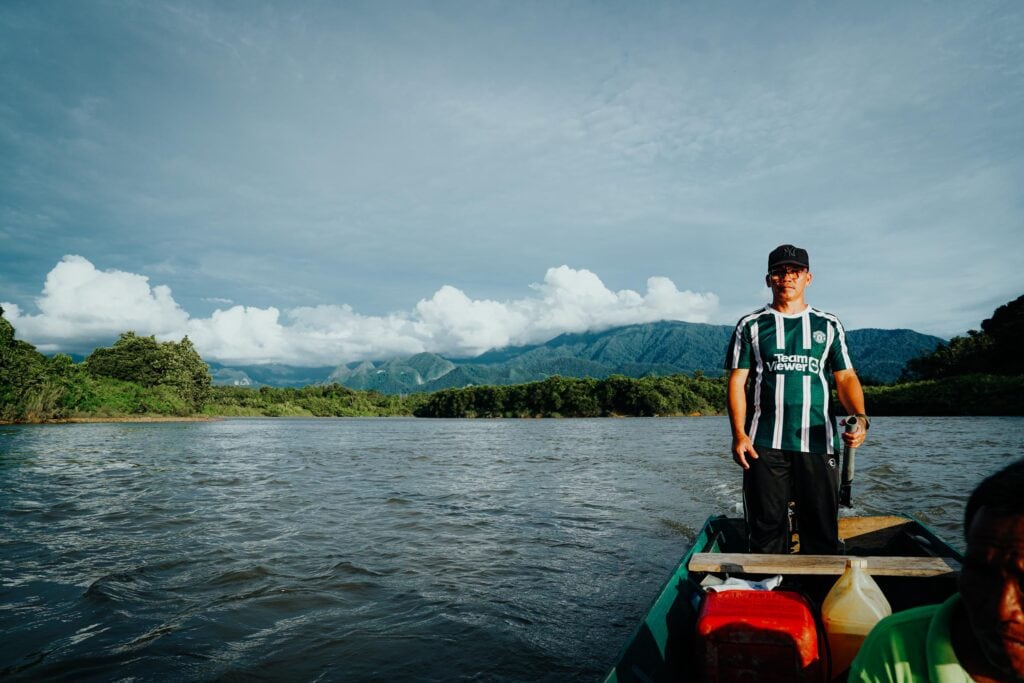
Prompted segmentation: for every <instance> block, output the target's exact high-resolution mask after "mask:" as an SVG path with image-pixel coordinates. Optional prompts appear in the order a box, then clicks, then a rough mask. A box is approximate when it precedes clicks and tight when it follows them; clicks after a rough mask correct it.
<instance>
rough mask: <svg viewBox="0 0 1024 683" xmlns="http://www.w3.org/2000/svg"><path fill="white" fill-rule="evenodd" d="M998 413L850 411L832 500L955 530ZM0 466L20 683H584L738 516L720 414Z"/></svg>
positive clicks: (0, 512)
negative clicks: (869, 417)
mask: <svg viewBox="0 0 1024 683" xmlns="http://www.w3.org/2000/svg"><path fill="white" fill-rule="evenodd" d="M1022 426H1024V421H1021V420H1020V419H1015V418H998V419H986V418H968V419H953V420H950V419H942V420H920V419H896V418H880V419H877V420H875V421H873V423H872V433H871V441H870V442H869V446H867V447H865V448H864V449H863V450H862V452H861V454H860V456H859V457H858V466H859V469H858V474H857V480H856V482H855V486H854V500H855V503H856V505H857V507H856V508H855V510H854V512H858V513H872V512H889V511H892V510H904V511H908V512H912V513H915V514H917V515H918V516H919V517H920V518H921V519H923V520H924V521H926V522H927V523H929V524H931V525H933V526H934V527H935V528H936V529H937V530H938V531H940V532H941V533H943V534H944V535H946V536H947V537H948V538H949V539H950V540H951V541H953V542H954V543H955V542H956V541H957V539H959V538H960V529H959V525H960V515H961V514H962V510H963V502H964V497H965V494H966V492H967V491H969V490H970V488H971V487H972V486H973V485H974V484H975V483H976V482H977V481H978V479H980V478H981V476H983V475H984V474H985V473H987V472H989V471H992V470H994V469H996V468H997V467H999V466H1000V465H1002V464H1005V463H1006V462H1008V461H1009V460H1011V459H1014V458H1017V457H1021V456H1022V455H1024V441H1022V440H1021V439H1020V438H1016V439H1014V438H1013V437H1009V438H1005V435H1008V434H1010V435H1012V434H1022V433H1024V430H1021V427H1022ZM993 435H999V438H995V437H994V436H993ZM0 473H2V476H0V615H2V618H3V621H2V623H3V631H2V632H0V637H2V638H3V642H4V648H3V649H2V652H0V676H5V677H11V678H14V679H33V680H35V679H44V680H45V679H64V680H72V679H73V680H85V681H88V680H107V679H109V678H111V677H117V678H123V679H136V680H140V681H145V680H166V679H183V680H210V679H218V680H235V679H238V680H250V679H259V680H274V679H287V680H303V681H319V680H324V681H327V680H337V679H339V678H346V679H355V680H367V679H369V680H390V681H403V680H417V681H419V680H426V681H433V680H436V681H440V680H445V681H448V680H462V681H478V680H479V681H566V680H570V681H571V680H594V679H596V678H598V677H599V676H600V674H601V673H602V671H603V670H604V669H605V667H607V665H608V664H609V662H610V661H611V659H612V657H614V655H615V652H616V651H617V649H618V647H619V645H620V644H621V642H622V640H623V639H624V638H625V637H626V636H627V635H628V633H629V632H630V630H631V629H632V627H633V625H634V624H635V623H636V620H637V619H638V618H639V616H640V613H641V611H642V610H643V609H644V607H645V606H646V605H647V604H648V602H649V601H650V599H651V597H652V596H653V595H654V593H655V591H656V590H657V589H658V587H659V586H660V585H661V583H662V582H663V581H664V579H665V576H666V574H667V572H668V571H669V570H670V569H671V568H672V567H673V566H674V565H675V563H676V561H677V560H678V558H679V556H680V555H681V554H682V553H683V552H684V551H685V549H686V547H687V546H688V544H689V543H690V542H691V541H692V539H693V537H694V536H695V535H696V533H697V529H699V527H700V525H701V523H702V522H703V520H704V518H705V517H707V515H709V514H721V513H731V514H736V512H737V511H738V510H739V509H740V506H741V496H740V475H739V471H738V469H737V468H736V467H735V465H734V464H733V463H732V461H731V459H730V457H729V454H728V429H727V425H726V422H725V420H724V419H723V418H692V419H691V418H688V419H657V420H653V419H651V420H648V419H636V420H480V421H459V420H429V421H423V420H405V419H386V420H383V419H382V420H361V419H353V420H301V419H300V420H237V421H235V420H230V421H225V422H217V423H201V424H188V425H168V424H152V425H61V426H53V427H45V428H39V427H3V428H0ZM844 514H849V513H844Z"/></svg>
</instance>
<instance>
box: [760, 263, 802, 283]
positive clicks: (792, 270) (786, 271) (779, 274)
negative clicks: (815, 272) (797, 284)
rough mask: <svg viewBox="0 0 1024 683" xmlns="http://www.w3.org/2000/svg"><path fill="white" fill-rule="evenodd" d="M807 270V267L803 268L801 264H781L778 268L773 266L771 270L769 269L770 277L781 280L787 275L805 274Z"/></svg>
mask: <svg viewBox="0 0 1024 683" xmlns="http://www.w3.org/2000/svg"><path fill="white" fill-rule="evenodd" d="M806 272H807V269H806V268H801V267H800V266H779V267H777V268H772V269H771V270H769V271H768V277H770V278H772V279H773V280H781V279H782V278H784V277H787V276H789V275H797V276H799V275H803V274H804V273H806Z"/></svg>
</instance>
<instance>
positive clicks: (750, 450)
mask: <svg viewBox="0 0 1024 683" xmlns="http://www.w3.org/2000/svg"><path fill="white" fill-rule="evenodd" d="M747 458H751V459H753V460H757V458H758V455H757V451H755V450H754V444H753V443H751V442H750V437H749V436H747V435H746V434H741V435H740V436H734V437H733V438H732V459H733V460H735V461H736V464H737V465H739V466H740V467H742V468H743V469H745V470H749V469H750V463H749V462H747Z"/></svg>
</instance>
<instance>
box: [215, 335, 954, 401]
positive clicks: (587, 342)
mask: <svg viewBox="0 0 1024 683" xmlns="http://www.w3.org/2000/svg"><path fill="white" fill-rule="evenodd" d="M732 330H733V328H732V326H730V325H708V324H704V323H688V322H677V321H663V322H656V323H647V324H642V325H628V326H625V327H616V328H612V329H610V330H605V331H603V332H585V333H581V334H563V335H560V336H558V337H555V338H554V339H551V340H550V341H547V342H545V343H543V344H535V345H532V346H519V347H508V348H505V349H500V350H496V351H489V352H487V353H485V354H483V355H481V356H476V357H474V358H465V359H457V358H444V357H442V356H439V355H437V354H433V353H419V354H416V355H414V356H411V357H408V358H394V359H391V360H385V361H362V362H355V363H348V364H345V365H340V366H338V367H292V366H285V365H247V366H225V365H222V364H219V363H210V372H211V374H212V375H213V381H214V384H218V385H236V386H261V385H265V386H276V387H289V386H290V387H299V386H307V385H310V384H330V383H338V384H342V385H344V386H347V387H349V388H351V389H363V390H367V389H370V390H376V391H380V392H383V393H389V394H405V393H412V392H423V391H427V392H429V391H436V390H438V389H447V388H451V387H464V386H469V385H482V384H491V385H497V384H520V383H523V382H533V381H538V380H542V379H544V378H546V377H550V376H552V375H561V376H563V377H595V378H602V377H607V376H609V375H613V374H621V375H626V376H628V377H642V376H644V375H651V374H654V375H669V374H674V373H680V372H685V373H693V372H696V371H701V372H703V373H704V374H705V375H709V376H717V375H721V374H722V362H723V359H724V357H725V350H726V346H728V343H729V337H730V335H731V334H732ZM846 337H847V344H848V346H849V348H850V353H851V355H852V356H853V359H854V363H855V365H856V367H857V371H858V373H859V374H860V376H861V377H862V378H865V379H869V380H874V381H878V382H890V381H893V380H895V379H897V378H898V377H899V376H900V372H901V371H902V370H903V366H904V364H905V363H906V362H907V361H908V360H910V359H911V358H916V357H917V356H920V355H922V354H925V353H930V352H931V351H933V350H934V349H935V348H936V347H937V346H938V345H939V344H940V343H942V342H943V341H944V340H943V339H940V338H939V337H933V336H930V335H926V334H921V333H919V332H914V331H913V330H904V329H898V330H880V329H863V330H849V331H847V334H846Z"/></svg>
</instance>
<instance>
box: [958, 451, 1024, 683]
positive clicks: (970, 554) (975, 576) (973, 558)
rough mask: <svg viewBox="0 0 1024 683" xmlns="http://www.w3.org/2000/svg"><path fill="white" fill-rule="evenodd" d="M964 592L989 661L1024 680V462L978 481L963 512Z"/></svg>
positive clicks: (976, 636) (969, 613)
mask: <svg viewBox="0 0 1024 683" xmlns="http://www.w3.org/2000/svg"><path fill="white" fill-rule="evenodd" d="M964 534H965V536H966V537H967V553H966V562H965V563H964V567H963V571H962V572H961V574H960V593H961V595H962V596H963V604H964V608H965V610H966V611H967V618H968V621H969V622H970V625H971V632H972V633H973V635H974V638H975V640H976V641H977V643H978V646H979V647H980V649H981V651H982V652H983V653H984V655H985V658H986V659H987V660H988V661H989V663H990V664H991V665H992V666H994V667H995V668H997V669H998V670H999V671H1001V672H1002V673H1003V674H1005V675H1008V676H1010V677H1011V678H1010V679H1009V680H1015V679H1018V680H1024V460H1018V461H1017V462H1015V463H1013V464H1012V465H1010V466H1008V467H1006V468H1004V469H1002V470H1000V471H999V472H996V473H995V474H993V475H992V476H990V477H988V478H987V479H985V480H984V481H983V482H981V484H979V485H978V487H977V488H976V489H974V492H973V493H972V494H971V496H970V498H969V499H968V501H967V508H966V510H965V511H964Z"/></svg>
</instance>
